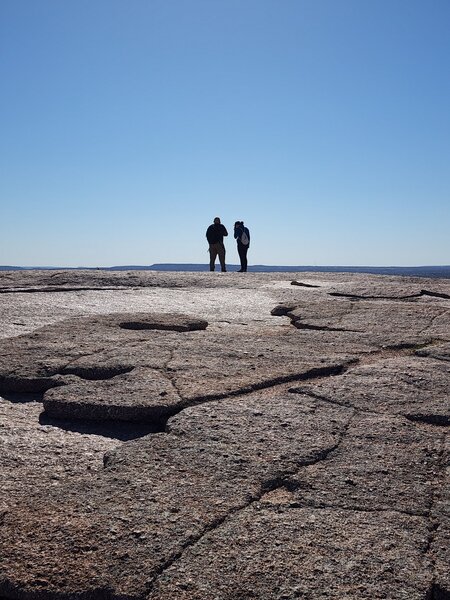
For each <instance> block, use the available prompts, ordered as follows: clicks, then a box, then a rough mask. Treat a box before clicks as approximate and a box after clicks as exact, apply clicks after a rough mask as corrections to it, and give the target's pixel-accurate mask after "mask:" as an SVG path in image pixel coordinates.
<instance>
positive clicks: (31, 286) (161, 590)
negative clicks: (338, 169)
mask: <svg viewBox="0 0 450 600" xmlns="http://www.w3.org/2000/svg"><path fill="white" fill-rule="evenodd" d="M0 322H1V324H2V329H1V331H0V474H1V486H0V598H1V599H3V600H4V599H19V600H21V599H24V600H40V599H45V600H51V599H58V600H64V599H67V600H69V599H70V600H72V599H77V600H78V599H79V600H81V599H82V600H89V599H99V600H103V599H105V600H106V599H107V600H113V599H114V600H116V599H117V600H169V599H170V600H177V599H179V600H181V599H183V600H191V599H193V600H197V599H198V600H216V599H217V600H232V599H236V600H237V599H239V600H247V599H249V600H250V599H252V600H254V599H264V600H273V599H279V600H290V599H292V600H293V599H297V598H306V599H309V600H315V599H322V598H323V599H325V598H327V599H330V598H333V599H339V600H342V599H355V600H356V599H361V598H367V599H371V600H373V599H390V600H396V599H405V600H442V599H444V600H445V599H448V598H450V575H449V573H450V564H449V563H450V560H449V559H450V550H449V548H450V544H449V541H450V485H449V467H448V464H449V454H450V444H449V437H448V425H449V414H450V401H449V396H450V394H449V392H450V281H448V280H426V279H417V280H415V279H410V278H396V277H382V276H371V275H361V274H358V275H352V274H324V273H320V274H314V273H308V274H298V276H296V275H295V274H292V273H290V274H283V273H276V274H252V273H247V274H238V273H226V274H220V273H195V274H194V273H192V274H190V273H150V272H130V273H120V274H117V273H109V272H97V271H89V272H83V271H57V272H2V273H0Z"/></svg>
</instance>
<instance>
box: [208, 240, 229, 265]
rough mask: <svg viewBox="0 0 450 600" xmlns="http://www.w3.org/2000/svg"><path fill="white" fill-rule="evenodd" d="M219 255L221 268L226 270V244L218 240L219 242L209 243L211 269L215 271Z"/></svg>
mask: <svg viewBox="0 0 450 600" xmlns="http://www.w3.org/2000/svg"><path fill="white" fill-rule="evenodd" d="M217 255H219V261H220V268H221V270H222V271H226V268H225V246H224V245H223V244H222V243H221V242H218V243H217V244H210V245H209V258H210V260H209V270H210V271H214V268H215V262H216V257H217Z"/></svg>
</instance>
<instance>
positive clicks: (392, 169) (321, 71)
mask: <svg viewBox="0 0 450 600" xmlns="http://www.w3.org/2000/svg"><path fill="white" fill-rule="evenodd" d="M449 26H450V2H449V1H448V0H422V1H418V0H376V1H375V0H373V1H370V0H120V1H119V0H64V1H61V0H1V2H0V81H1V88H2V90H1V94H0V119H1V134H0V137H1V139H0V163H1V172H0V179H1V181H0V194H1V196H0V198H1V212H0V216H1V236H0V264H12V265H22V266H24V265H63V266H80V265H84V266H111V265H123V264H140V265H147V264H152V263H155V262H207V259H208V256H207V244H206V239H205V237H204V236H205V230H206V228H207V226H208V225H209V224H210V223H211V222H212V220H213V218H214V217H215V216H216V215H218V216H220V217H221V218H222V222H223V223H224V224H225V225H226V226H227V227H228V229H229V232H230V236H231V237H230V238H229V239H228V241H227V261H228V262H230V263H237V262H238V257H237V252H236V248H235V242H234V240H233V238H232V225H233V223H234V221H235V220H238V219H239V220H244V221H245V223H246V225H248V227H249V228H250V231H251V233H252V244H251V247H250V250H249V263H250V264H285V265H295V264H297V265H380V266H381V265H404V266H410V265H431V264H449V263H450V258H449V257H450V235H449V229H450V228H449V225H450V164H449V163H450V110H449V107H450V77H449V72H450V68H449V62H450V36H449V35H448V31H449Z"/></svg>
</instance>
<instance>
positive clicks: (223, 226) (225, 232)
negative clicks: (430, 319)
mask: <svg viewBox="0 0 450 600" xmlns="http://www.w3.org/2000/svg"><path fill="white" fill-rule="evenodd" d="M222 231H223V235H224V236H226V235H228V231H227V229H226V227H225V225H222Z"/></svg>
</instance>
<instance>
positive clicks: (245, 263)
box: [242, 246, 248, 273]
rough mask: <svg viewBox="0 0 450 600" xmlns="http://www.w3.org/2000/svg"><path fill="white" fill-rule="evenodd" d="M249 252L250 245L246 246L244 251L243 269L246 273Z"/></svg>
mask: <svg viewBox="0 0 450 600" xmlns="http://www.w3.org/2000/svg"><path fill="white" fill-rule="evenodd" d="M247 252H248V246H244V251H243V253H242V270H243V271H244V273H246V272H247Z"/></svg>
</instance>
